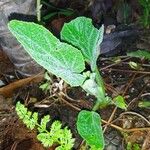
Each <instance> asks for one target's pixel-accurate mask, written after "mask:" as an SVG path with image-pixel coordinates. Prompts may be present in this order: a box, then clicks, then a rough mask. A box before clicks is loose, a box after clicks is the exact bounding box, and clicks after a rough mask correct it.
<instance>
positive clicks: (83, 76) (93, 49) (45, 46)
mask: <svg viewBox="0 0 150 150" xmlns="http://www.w3.org/2000/svg"><path fill="white" fill-rule="evenodd" d="M8 27H9V29H10V31H11V32H12V34H13V35H14V36H15V37H16V38H17V39H18V41H19V42H20V43H21V44H22V45H23V47H24V48H25V50H26V51H27V52H28V53H29V54H30V56H31V57H32V58H33V59H34V60H35V61H36V62H37V63H39V64H40V65H41V66H43V67H44V68H45V69H46V70H48V71H49V72H50V73H52V74H54V75H56V76H57V77H60V78H61V79H63V80H64V81H65V82H66V83H68V84H69V85H70V86H71V87H77V86H80V87H82V88H83V89H84V90H85V91H86V92H87V93H88V94H91V95H94V96H95V98H96V102H95V105H94V107H93V110H92V111H87V110H82V111H81V112H80V113H79V114H78V118H77V130H78V133H79V134H80V135H81V137H82V138H83V139H84V140H85V141H86V143H87V144H88V145H89V146H90V147H91V149H93V150H94V149H95V150H102V149H104V145H105V144H104V137H103V132H102V126H101V118H100V115H99V114H98V113H96V112H95V111H96V110H98V109H99V108H100V107H102V106H106V105H108V103H109V102H110V101H111V100H110V98H109V97H108V96H107V95H106V93H105V87H104V83H103V79H102V77H101V75H100V72H99V70H98V67H97V64H96V62H97V58H98V56H99V54H100V44H101V42H102V40H103V33H104V27H103V26H102V27H101V28H100V29H97V28H95V27H94V26H93V25H92V20H91V19H89V18H86V17H78V18H76V19H74V20H72V21H71V22H69V23H65V25H64V26H63V28H62V31H61V41H60V40H59V39H57V38H56V37H55V36H54V35H53V34H52V33H51V32H49V31H48V30H47V29H45V28H44V27H43V26H41V25H38V24H35V23H29V22H22V21H17V20H12V21H10V22H9V25H8ZM85 63H87V64H88V65H89V66H90V68H91V69H90V70H88V71H85ZM120 99H121V105H119V104H118V103H119V101H120ZM123 100H124V99H123V98H122V97H121V96H120V97H118V98H117V99H115V102H113V103H114V104H117V105H118V106H120V107H121V108H125V106H124V105H125V103H123ZM43 144H44V143H43ZM66 150H67V149H66ZM68 150H69V149H68Z"/></svg>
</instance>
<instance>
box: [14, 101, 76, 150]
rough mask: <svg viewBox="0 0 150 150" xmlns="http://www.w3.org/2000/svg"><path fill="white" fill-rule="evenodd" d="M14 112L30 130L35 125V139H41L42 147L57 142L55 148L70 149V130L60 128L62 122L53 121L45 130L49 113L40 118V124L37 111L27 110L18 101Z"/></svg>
mask: <svg viewBox="0 0 150 150" xmlns="http://www.w3.org/2000/svg"><path fill="white" fill-rule="evenodd" d="M16 112H17V114H18V116H19V118H20V119H22V121H23V123H24V124H25V125H26V126H27V127H28V128H30V129H31V130H32V129H34V128H35V127H37V130H38V131H39V134H38V135H37V139H38V140H39V141H41V143H42V144H43V146H44V147H50V146H52V145H53V144H55V143H56V144H58V147H57V148H56V150H71V149H72V147H73V145H74V139H73V138H72V133H71V131H70V130H69V129H68V128H67V127H65V128H64V129H62V123H61V122H60V121H54V122H53V123H52V125H51V127H50V131H48V130H47V127H46V126H47V123H48V122H49V121H50V115H46V116H44V117H43V118H42V119H41V122H40V124H39V123H38V122H37V121H38V113H36V112H34V113H33V114H32V112H31V111H28V110H27V108H26V107H25V106H24V105H23V104H21V103H20V102H18V103H17V104H16Z"/></svg>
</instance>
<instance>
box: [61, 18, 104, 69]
mask: <svg viewBox="0 0 150 150" xmlns="http://www.w3.org/2000/svg"><path fill="white" fill-rule="evenodd" d="M103 32H104V27H103V26H102V27H101V28H100V29H99V30H98V29H96V28H95V27H94V26H93V24H92V20H91V19H89V18H86V17H78V18H76V19H74V20H72V21H71V22H69V23H65V25H64V26H63V28H62V31H61V39H62V40H64V41H66V42H68V43H71V44H72V45H74V46H75V47H77V48H78V49H80V50H81V51H82V53H83V55H84V57H85V59H86V61H87V62H88V63H90V65H91V68H92V70H95V67H96V61H97V58H98V56H99V54H100V43H101V42H102V40H103Z"/></svg>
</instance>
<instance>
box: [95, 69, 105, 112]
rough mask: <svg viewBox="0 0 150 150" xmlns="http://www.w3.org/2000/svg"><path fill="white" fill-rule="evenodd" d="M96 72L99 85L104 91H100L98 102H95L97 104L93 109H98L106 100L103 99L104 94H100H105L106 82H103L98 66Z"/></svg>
mask: <svg viewBox="0 0 150 150" xmlns="http://www.w3.org/2000/svg"><path fill="white" fill-rule="evenodd" d="M95 73H96V82H97V84H98V86H99V87H101V90H102V91H100V92H99V95H98V98H97V101H96V103H95V105H94V107H93V109H92V110H93V111H96V110H98V109H99V107H100V105H101V104H102V103H103V101H104V99H102V98H103V96H101V95H100V94H101V93H103V95H105V87H104V82H103V79H102V76H101V75H100V72H99V70H98V68H97V67H96V69H95Z"/></svg>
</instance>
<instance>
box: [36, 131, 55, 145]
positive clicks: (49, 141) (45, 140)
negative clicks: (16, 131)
mask: <svg viewBox="0 0 150 150" xmlns="http://www.w3.org/2000/svg"><path fill="white" fill-rule="evenodd" d="M37 139H38V140H39V141H41V143H42V144H43V146H44V147H50V146H52V145H53V144H54V141H53V138H51V136H50V134H49V133H39V134H38V135H37Z"/></svg>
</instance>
